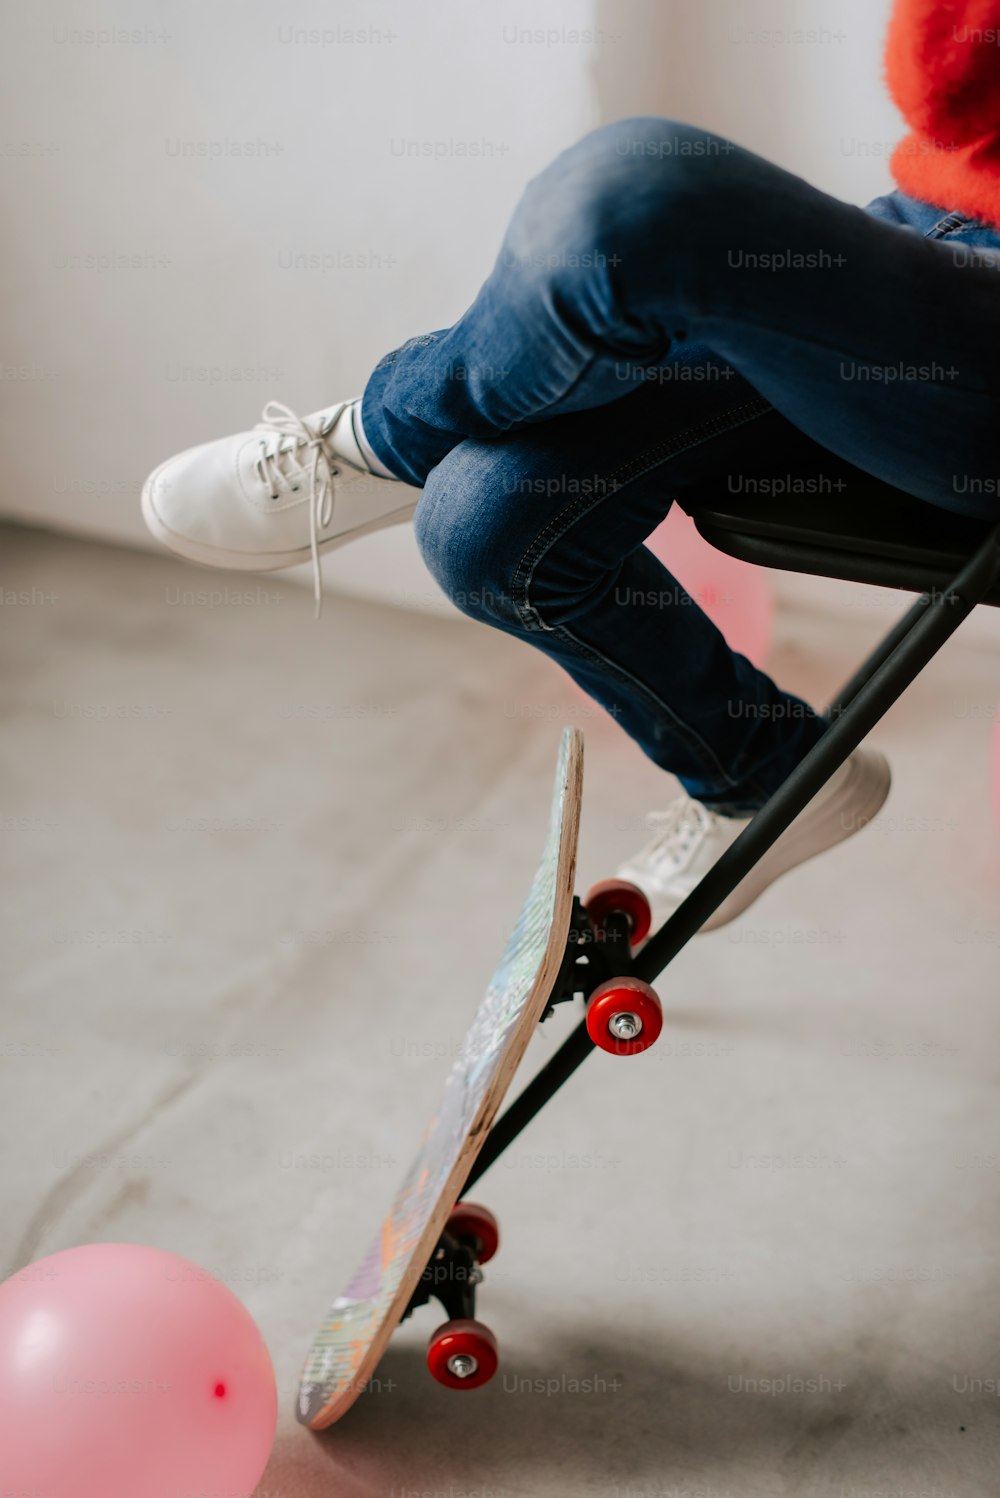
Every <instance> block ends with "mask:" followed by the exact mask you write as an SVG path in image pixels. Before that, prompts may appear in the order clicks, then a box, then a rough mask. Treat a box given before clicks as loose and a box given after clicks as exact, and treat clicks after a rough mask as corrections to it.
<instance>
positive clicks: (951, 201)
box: [885, 0, 1000, 227]
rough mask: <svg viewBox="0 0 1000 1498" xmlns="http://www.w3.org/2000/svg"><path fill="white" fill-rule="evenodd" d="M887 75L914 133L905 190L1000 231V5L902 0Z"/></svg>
mask: <svg viewBox="0 0 1000 1498" xmlns="http://www.w3.org/2000/svg"><path fill="white" fill-rule="evenodd" d="M885 76H886V82H887V83H888V85H889V91H890V93H891V94H892V97H893V98H894V99H895V101H896V104H897V105H898V106H899V108H900V110H901V111H902V113H903V117H904V118H905V120H906V123H907V124H908V125H909V127H910V134H909V135H908V136H907V137H906V138H905V140H902V141H900V143H899V145H898V146H897V147H896V149H895V151H894V152H893V156H892V162H891V166H892V174H893V176H894V178H895V179H896V182H897V183H898V184H899V186H900V187H901V188H902V189H903V191H904V192H905V193H908V194H909V196H910V197H913V198H922V199H923V200H924V201H925V202H928V203H935V204H938V205H939V206H940V207H942V208H954V209H957V210H959V211H960V212H962V213H968V214H971V215H972V216H973V217H975V218H982V219H985V220H987V221H988V222H989V223H992V224H996V225H997V226H998V227H1000V0H896V3H895V7H894V9H893V13H892V19H891V21H890V23H889V35H888V39H887V42H886V51H885Z"/></svg>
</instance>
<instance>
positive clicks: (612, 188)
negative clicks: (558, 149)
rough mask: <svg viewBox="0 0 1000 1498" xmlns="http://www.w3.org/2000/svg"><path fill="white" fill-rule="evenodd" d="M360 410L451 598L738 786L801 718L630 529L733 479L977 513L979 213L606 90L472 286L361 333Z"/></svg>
mask: <svg viewBox="0 0 1000 1498" xmlns="http://www.w3.org/2000/svg"><path fill="white" fill-rule="evenodd" d="M362 420H363V424H364V428H365V433H366V435H367V437H368V440H369V442H370V444H371V446H372V448H373V449H374V451H375V452H376V454H377V455H378V457H379V458H380V459H381V460H382V462H383V463H384V464H385V465H386V467H387V468H388V469H389V470H390V471H391V472H392V473H394V474H396V475H397V476H398V477H400V478H404V479H406V480H408V481H409V482H411V483H414V484H417V485H421V486H423V489H424V493H423V496H422V499H421V502H420V505H419V506H418V509H417V513H416V518H415V524H416V530H417V536H418V539H419V543H420V546H421V549H422V552H423V555H424V557H425V558H426V560H427V563H428V565H429V567H430V568H431V571H432V572H433V573H434V575H435V576H436V577H437V579H438V580H439V582H440V583H441V585H442V586H443V588H444V589H445V591H446V592H447V593H448V594H449V595H450V596H451V597H452V598H453V599H454V601H455V602H456V603H457V605H458V606H459V608H461V609H462V610H463V611H464V612H466V613H468V614H471V615H472V616H473V617H475V618H478V619H480V620H483V621H484V622H486V623H488V624H490V625H492V626H494V627H496V628H498V629H501V630H504V631H505V632H507V633H508V634H513V635H517V636H518V637H520V638H522V639H524V640H525V641H527V642H528V643H529V644H531V645H534V646H536V647H537V648H538V649H540V650H542V651H544V653H545V654H546V655H548V656H550V657H551V658H552V659H553V660H555V661H557V662H558V663H559V665H561V666H562V667H563V668H564V669H565V670H566V671H567V672H568V673H569V674H570V675H571V676H572V677H573V678H574V680H575V681H577V682H578V683H579V684H580V685H581V686H582V687H583V688H584V689H585V690H586V691H587V692H588V693H590V695H591V696H592V697H594V698H595V699H596V700H597V701H598V702H600V703H601V704H602V705H603V706H604V707H605V708H606V709H607V710H608V711H609V712H611V713H613V714H614V716H615V717H616V718H617V720H618V722H619V723H620V724H621V725H622V727H623V728H624V729H625V730H626V731H627V732H628V733H629V734H630V735H631V736H632V738H633V739H634V740H635V741H636V743H637V744H638V745H639V746H640V747H641V748H642V749H643V750H644V752H645V753H646V754H647V755H649V757H650V758H651V759H652V760H653V761H654V762H655V763H656V764H658V765H660V766H662V767H663V768H664V769H666V770H668V771H670V772H671V773H673V774H674V775H676V776H677V777H678V778H679V779H680V780H681V782H682V784H683V785H684V787H685V789H686V790H687V791H688V792H689V793H690V794H691V795H693V796H695V797H697V798H698V799H699V800H701V801H703V802H705V803H706V804H707V805H709V806H711V807H713V808H714V809H715V810H717V811H721V812H724V813H728V814H731V815H739V814H746V813H748V812H751V811H753V810H755V809H756V808H757V807H759V806H760V805H762V803H763V802H764V801H765V800H766V799H767V797H768V796H769V795H770V794H771V792H772V791H773V790H775V789H776V788H777V786H778V785H780V784H781V782H782V781H783V780H784V778H785V777H786V776H787V774H788V773H789V771H790V770H791V769H792V768H793V767H794V765H795V764H797V763H798V761H799V760H800V759H801V758H802V757H803V755H804V754H805V753H806V752H807V751H808V750H809V749H810V748H811V747H812V745H813V743H815V741H816V740H817V738H818V737H819V736H820V735H821V734H822V733H823V732H824V730H825V727H826V726H827V725H826V722H825V720H824V719H823V718H822V716H821V715H819V714H817V713H816V712H815V711H814V710H813V709H812V708H811V707H809V706H808V705H807V704H806V703H804V702H802V701H800V700H799V699H797V698H794V697H791V696H789V695H788V694H787V693H785V692H783V691H781V690H780V689H779V688H778V687H777V686H776V684H775V683H774V682H773V681H772V680H771V678H770V677H769V676H767V675H766V673H764V672H762V671H759V670H757V669H756V668H755V667H754V666H753V665H751V663H750V662H749V661H748V660H747V659H746V658H745V657H744V656H742V655H740V654H737V653H735V652H734V651H732V650H731V649H730V648H729V647H728V646H727V644H726V642H725V640H724V639H723V637H722V635H721V634H720V633H719V631H718V629H716V627H715V626H714V625H713V624H712V622H711V621H710V620H709V619H708V617H707V616H706V615H705V614H704V612H703V611H702V610H701V609H700V608H698V606H697V605H696V604H695V603H694V601H693V600H692V599H691V598H690V597H689V595H687V594H686V593H685V592H684V590H683V588H682V587H681V586H680V584H679V583H678V582H677V580H676V579H675V578H674V577H673V576H672V574H671V573H670V572H669V571H668V570H667V568H666V567H665V566H664V565H663V564H662V563H661V562H660V561H658V560H657V559H656V558H655V557H654V556H653V555H652V553H651V552H650V551H649V550H648V549H647V548H646V547H644V546H643V544H642V543H643V541H644V540H645V539H646V537H647V536H648V535H649V534H650V533H651V532H652V531H653V530H654V529H655V528H656V527H657V526H658V525H659V523H660V522H661V521H662V520H663V518H664V516H665V515H666V513H667V511H668V510H669V508H670V506H671V504H672V502H673V501H674V499H677V500H679V501H680V502H681V504H683V503H684V500H685V498H686V497H687V498H693V497H697V496H699V495H702V496H707V495H710V494H711V493H712V492H713V490H714V491H715V492H718V491H719V490H720V489H722V488H723V487H725V489H726V490H727V491H728V493H729V496H730V499H731V496H732V495H733V494H738V493H739V492H741V490H742V491H743V492H753V491H754V490H757V491H758V492H759V490H760V488H761V485H762V484H771V485H774V484H777V483H781V484H784V485H791V486H792V487H791V488H790V489H787V488H786V489H785V490H784V492H793V493H800V494H801V496H802V503H803V504H808V503H809V495H810V494H816V493H824V494H829V493H831V492H832V493H837V494H842V493H847V492H849V490H850V486H851V485H852V484H856V483H863V484H864V486H865V492H866V493H871V494H875V495H877V492H878V488H879V485H880V484H882V485H886V486H894V487H896V488H899V489H903V490H906V491H907V492H908V493H910V494H912V495H915V496H917V497H919V498H921V499H923V500H926V501H928V502H929V503H930V504H933V505H937V506H942V507H944V508H946V509H951V510H955V511H958V512H961V513H963V514H972V515H978V516H986V517H989V518H993V519H1000V230H997V229H995V228H990V227H988V226H986V225H984V224H982V223H979V222H977V221H974V220H972V219H970V218H968V217H966V216H963V215H962V214H960V213H954V212H950V211H949V210H948V208H947V205H944V206H941V207H934V206H931V205H930V204H926V203H922V202H918V201H916V200H915V199H912V198H908V197H906V196H904V195H903V194H901V193H898V192H896V193H891V194H889V195H888V196H886V197H882V198H879V199H876V201H875V202H873V203H871V204H869V206H868V208H867V209H861V208H857V207H854V206H852V205H849V204H846V203H842V202H839V201H838V200H837V199H835V198H832V197H829V196H827V195H826V194H825V193H822V192H819V191H818V190H817V189H816V188H814V187H811V186H810V185H809V184H808V183H806V182H804V181H802V180H801V179H799V178H797V177H795V176H792V175H791V174H790V173H788V172H786V171H783V170H781V169H780V168H778V167H776V166H773V165H771V164H770V163H769V162H767V161H764V160H762V159H761V158H760V157H758V156H755V155H753V154H751V153H750V152H748V151H745V150H743V149H741V148H740V147H737V146H735V145H733V144H732V143H731V142H729V141H726V140H723V139H722V138H720V137H718V136H714V135H710V134H708V133H706V132H705V131H702V130H698V129H695V128H693V127H691V126H688V125H683V124H678V123H675V122H672V121H669V120H661V119H646V118H642V119H632V120H622V121H619V122H618V123H616V124H613V125H609V126H605V127H603V128H601V129H599V130H596V131H594V132H593V133H592V134H590V135H588V136H586V137H585V138H584V139H583V140H582V141H580V142H579V143H578V144H577V145H575V146H573V147H571V148H570V149H569V150H567V151H564V152H563V153H562V155H560V156H559V157H558V158H557V159H556V161H555V162H553V164H552V165H551V166H549V167H548V168H547V169H546V170H545V171H543V172H542V173H541V174H540V175H539V176H538V177H536V178H534V179H533V180H532V181H531V182H530V183H529V184H528V187H527V189H526V191H525V193H524V196H523V198H522V200H521V202H520V204H519V205H518V208H517V210H516V212H515V214H514V216H513V219H512V221H511V224H510V227H509V229H508V231H507V234H506V236H505V239H504V242H503V245H502V247H501V250H500V254H499V256H498V259H497V261H496V264H495V266H494V268H493V270H492V272H491V274H490V276H489V277H488V279H487V280H486V282H485V283H484V285H483V287H482V289H481V290H480V292H479V294H478V295H477V297H476V299H475V301H474V302H473V304H472V306H471V307H470V308H469V310H468V311H467V312H466V313H465V314H464V316H463V317H461V318H460V319H459V321H458V322H457V323H456V324H455V325H454V326H453V327H451V328H447V329H442V330H440V331H438V332H433V333H427V334H425V335H423V336H421V337H417V338H413V339H410V340H409V341H408V342H407V343H405V344H404V345H403V346H402V347H401V348H399V349H397V350H395V351H394V352H393V353H390V354H388V355H387V356H386V358H384V359H383V360H382V361H381V363H380V364H379V365H378V366H377V368H376V369H375V371H374V373H373V374H372V376H371V378H370V380H369V382H368V384H367V386H366V389H365V393H364V399H363V404H362ZM873 478H874V479H875V480H876V481H877V482H876V483H875V484H873V482H872V480H873Z"/></svg>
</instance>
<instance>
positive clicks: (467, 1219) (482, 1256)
mask: <svg viewBox="0 0 1000 1498" xmlns="http://www.w3.org/2000/svg"><path fill="white" fill-rule="evenodd" d="M444 1230H445V1232H446V1233H450V1234H451V1236H452V1237H453V1238H457V1239H458V1241H459V1243H467V1244H468V1245H469V1247H470V1248H471V1249H472V1252H473V1253H474V1254H475V1256H476V1263H477V1264H488V1263H489V1261H490V1260H491V1259H492V1257H493V1255H494V1254H495V1253H496V1251H497V1249H498V1248H499V1247H500V1224H499V1223H498V1222H497V1220H496V1218H495V1217H494V1216H493V1213H492V1212H491V1211H490V1209H489V1207H481V1206H480V1205H479V1203H478V1202H458V1203H457V1204H456V1205H455V1206H454V1207H452V1209H451V1211H450V1212H449V1214H448V1221H447V1222H446V1223H445V1225H444Z"/></svg>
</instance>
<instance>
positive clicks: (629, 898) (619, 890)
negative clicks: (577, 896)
mask: <svg viewBox="0 0 1000 1498" xmlns="http://www.w3.org/2000/svg"><path fill="white" fill-rule="evenodd" d="M583 904H584V909H585V910H586V912H587V914H588V915H589V916H590V919H591V920H592V921H593V923H594V925H595V926H596V927H597V929H598V930H599V931H600V930H601V929H602V927H603V926H604V922H605V920H606V919H607V917H608V916H609V915H612V914H621V915H624V916H627V917H628V923H629V945H630V946H632V947H637V946H638V945H639V943H640V942H641V941H645V939H646V937H647V936H648V935H649V932H650V928H651V927H652V924H653V913H652V911H651V910H650V908H649V901H648V900H647V899H646V896H645V895H644V894H643V892H642V890H641V889H640V888H639V886H638V885H637V884H630V883H629V881H628V880H627V879H602V880H601V881H600V883H599V884H595V885H594V886H593V888H592V889H590V890H588V892H587V897H586V899H585V900H584V902H583Z"/></svg>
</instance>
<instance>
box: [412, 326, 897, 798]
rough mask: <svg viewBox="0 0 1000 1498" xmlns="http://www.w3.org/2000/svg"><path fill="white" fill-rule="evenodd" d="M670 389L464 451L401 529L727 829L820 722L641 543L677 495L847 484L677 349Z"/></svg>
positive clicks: (446, 578) (746, 395)
mask: <svg viewBox="0 0 1000 1498" xmlns="http://www.w3.org/2000/svg"><path fill="white" fill-rule="evenodd" d="M669 375H670V377H669V378H668V377H667V372H664V378H663V379H662V380H661V381H659V382H657V383H655V384H653V383H647V384H646V386H644V388H643V389H642V390H640V391H636V392H634V393H633V394H632V395H630V396H628V397H627V398H626V399H624V400H622V401H620V402H619V403H618V404H617V405H616V408H615V413H614V419H613V420H605V419H603V416H602V419H601V420H595V419H594V416H593V415H592V414H591V413H585V412H584V413H575V414H570V415H567V416H561V417H554V418H552V419H551V420H550V421H546V422H543V423H540V424H538V425H534V426H531V427H524V428H522V429H521V430H519V431H518V432H516V433H509V434H507V435H506V436H503V437H496V438H493V439H491V440H489V441H480V440H475V439H466V440H465V441H464V442H462V443H460V444H459V445H458V446H456V447H455V448H453V449H452V451H451V452H450V453H449V454H448V455H447V457H445V458H444V459H443V461H442V462H440V463H439V464H437V465H436V467H435V468H434V469H433V471H432V472H431V474H430V475H429V477H428V480H427V484H426V487H425V489H424V493H423V496H422V498H421V501H420V503H419V505H418V507H417V512H416V515H415V518H414V524H415V527H416V533H417V539H418V542H419V545H420V547H421V550H422V552H423V555H424V557H425V560H426V561H427V564H428V566H429V568H430V570H431V572H432V573H433V574H434V576H435V577H436V578H437V579H438V581H439V582H440V584H441V586H442V587H443V589H444V590H445V592H446V593H447V594H448V595H449V596H450V597H451V598H452V600H453V601H454V602H455V603H456V605H457V606H458V607H459V608H460V609H462V611H463V612H465V613H467V614H469V615H471V616H473V617H475V618H477V619H479V620H481V621H483V622H486V623H488V624H491V625H493V626H494V627H495V628H499V629H501V630H504V631H505V632H507V633H509V634H512V635H515V636H517V637H519V638H521V639H523V640H524V641H526V642H527V643H529V644H531V645H533V646H535V647H536V648H537V649H539V650H541V651H542V652H544V653H545V654H546V655H548V656H549V657H550V658H551V659H553V660H554V661H556V662H557V663H558V664H559V665H560V666H562V667H563V668H564V669H565V670H566V671H567V672H568V673H569V674H570V675H571V676H572V677H573V678H574V680H575V681H576V682H577V683H578V684H579V685H580V686H581V687H583V688H584V690H585V691H587V692H588V693H589V694H590V695H591V696H592V697H593V698H594V699H595V700H596V701H598V702H599V703H601V704H602V706H603V707H604V708H605V709H606V710H607V711H608V712H609V713H610V714H611V715H612V716H613V717H614V718H615V720H616V721H617V722H618V723H619V724H620V726H621V727H622V728H623V729H624V730H625V732H626V733H628V734H629V735H630V736H631V737H632V738H633V739H634V740H635V741H636V743H637V744H638V745H639V747H640V748H641V749H642V750H643V751H644V752H645V753H646V754H647V755H648V756H649V758H650V759H652V760H653V761H654V762H655V763H656V764H658V765H660V766H661V767H662V768H663V769H665V770H668V771H670V772H672V773H673V774H674V775H676V776H677V777H678V778H679V779H680V780H681V782H682V784H683V786H684V788H685V789H686V790H687V791H688V793H689V794H690V795H691V796H693V797H695V798H697V799H698V800H699V801H701V802H702V803H703V804H704V805H706V806H708V807H710V808H712V809H713V810H715V811H718V812H722V813H726V814H729V815H743V814H747V813H749V812H751V811H753V810H754V809H756V808H757V807H759V806H761V805H762V804H763V802H764V801H765V800H766V799H767V797H768V795H769V794H770V793H771V792H772V791H773V790H775V789H776V788H777V786H779V785H780V784H781V783H782V781H783V780H784V779H785V777H786V776H787V774H788V773H789V771H790V770H791V769H792V768H793V766H794V765H795V764H797V763H798V761H799V760H800V759H801V758H802V757H803V755H804V754H805V753H806V752H807V751H808V749H809V748H811V746H812V745H813V744H814V743H815V742H816V741H817V739H818V738H819V737H820V735H821V734H822V733H823V731H824V729H825V727H826V726H827V725H826V722H825V720H824V719H823V718H821V717H820V716H818V715H817V714H816V713H815V711H814V710H813V709H812V708H811V707H809V706H808V705H807V704H806V703H804V702H802V701H801V700H800V699H798V698H796V697H793V696H790V695H789V694H788V693H786V692H783V691H781V690H780V689H779V688H778V687H777V686H776V685H775V683H774V682H773V681H772V680H771V678H770V677H769V676H768V675H767V674H766V673H765V672H763V671H760V670H758V669H757V668H756V667H755V666H754V665H752V664H751V662H750V661H749V660H747V659H746V657H745V656H743V655H740V654H738V653H736V652H734V651H733V650H731V649H730V648H729V646H728V645H727V643H726V641H725V639H724V638H723V636H722V634H721V633H720V632H719V630H718V629H717V628H716V626H715V625H714V624H713V623H712V621H711V620H710V619H709V618H708V616H707V615H706V614H705V613H704V612H703V610H702V609H701V608H700V607H699V606H698V604H697V603H696V602H695V601H694V600H693V599H692V598H691V597H690V596H689V595H688V594H687V593H686V592H685V590H684V588H683V587H682V586H681V584H680V583H679V582H678V581H677V579H676V578H675V577H674V576H673V575H672V573H671V572H670V571H669V570H668V567H667V566H665V565H664V564H663V563H662V562H661V561H659V560H658V559H657V558H656V557H655V556H654V555H653V553H652V552H651V551H650V550H649V549H648V548H646V547H644V546H643V544H642V543H643V541H644V540H645V539H646V537H647V536H648V535H649V534H650V532H651V531H652V530H654V529H655V527H656V526H657V525H658V524H659V522H660V521H661V520H662V519H663V518H664V516H665V515H666V513H667V511H668V510H669V508H670V506H671V504H672V502H673V501H674V499H678V500H680V501H681V503H683V501H684V498H685V496H686V495H696V494H698V493H699V492H703V491H705V490H707V489H711V488H712V487H715V488H716V489H726V488H729V489H730V490H731V491H732V490H733V489H734V488H736V486H737V485H744V484H746V483H747V481H748V480H753V479H766V480H768V481H774V480H776V479H780V481H781V482H787V481H788V479H789V478H790V477H791V476H793V475H794V476H797V477H799V478H800V479H801V480H802V481H803V485H804V487H807V488H812V489H813V491H814V492H815V491H817V490H821V489H831V490H832V492H838V493H839V492H842V491H843V489H844V488H846V487H848V486H849V485H850V483H851V481H852V478H853V479H857V478H858V472H857V470H852V469H851V466H850V465H849V464H845V463H843V462H841V461H840V460H838V459H836V458H834V457H832V456H831V455H830V454H829V453H827V452H826V451H825V450H824V449H822V448H820V447H819V446H818V445H817V444H816V443H814V442H812V441H811V439H809V438H807V437H805V436H804V435H803V434H802V433H800V432H798V431H797V430H796V429H795V428H794V427H793V426H792V425H791V424H790V423H789V422H788V421H787V420H785V419H784V418H783V417H781V416H780V415H778V414H777V413H776V412H774V411H773V410H772V409H771V408H770V407H769V406H768V404H767V402H766V401H764V400H763V399H762V398H761V397H760V396H758V395H757V394H756V392H755V391H754V390H752V389H751V387H750V386H749V385H747V383H746V381H745V380H743V379H742V377H741V376H740V375H738V374H737V373H736V372H735V371H734V370H733V369H732V368H731V367H730V366H728V365H727V364H726V363H725V362H724V361H722V360H719V359H716V358H715V357H714V356H713V355H712V354H710V353H709V352H708V351H707V350H704V349H698V348H696V347H694V346H689V348H688V351H687V353H686V355H685V358H684V361H683V363H682V364H678V365H677V366H676V367H675V368H673V369H672V371H670V372H669ZM865 482H866V483H869V484H870V482H871V481H870V480H868V479H867V478H866V480H865Z"/></svg>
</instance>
